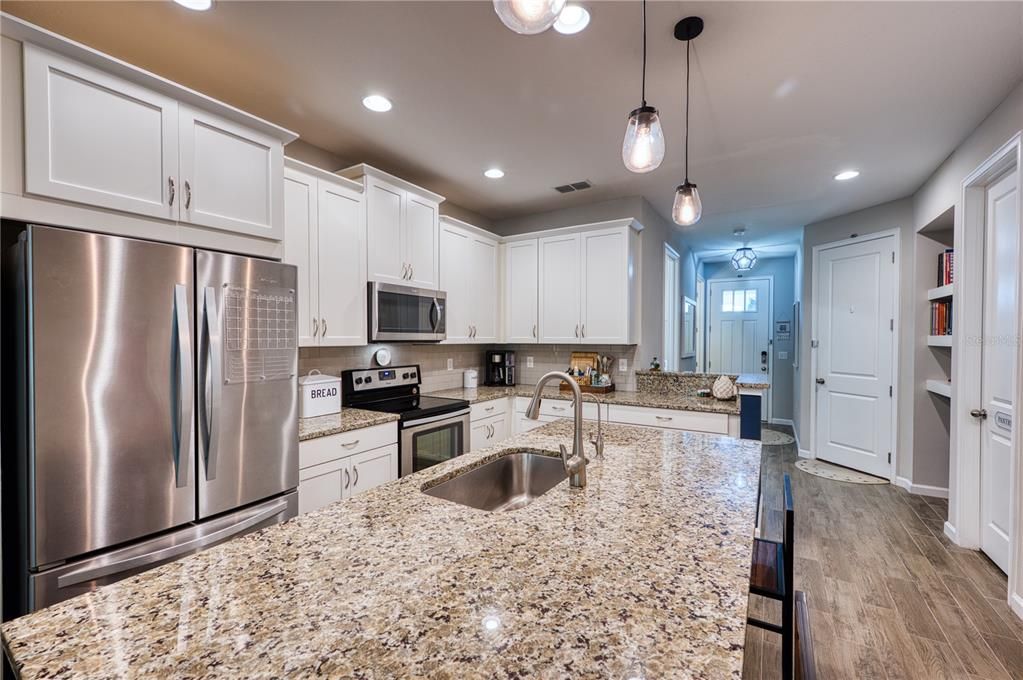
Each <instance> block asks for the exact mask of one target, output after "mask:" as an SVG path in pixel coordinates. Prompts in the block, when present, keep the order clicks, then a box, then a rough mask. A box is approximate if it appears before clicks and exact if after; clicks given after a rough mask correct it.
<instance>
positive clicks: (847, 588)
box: [743, 444, 1023, 680]
mask: <svg viewBox="0 0 1023 680" xmlns="http://www.w3.org/2000/svg"><path fill="white" fill-rule="evenodd" d="M796 460H797V458H796V450H795V446H794V445H791V444H790V445H787V446H765V447H764V456H763V470H762V483H763V485H764V486H763V489H764V494H763V504H764V510H763V511H762V512H763V515H762V524H763V534H764V537H765V538H770V539H777V540H780V538H781V527H782V517H783V515H782V513H781V511H780V508H781V507H782V500H781V488H782V478H783V475H784V474H785V473H788V474H789V475H791V478H792V492H793V497H794V502H795V512H796V537H795V540H796V544H795V552H796V564H795V571H796V588H797V589H799V590H803V591H805V592H806V593H807V597H808V600H809V605H810V610H811V626H812V631H813V638H814V648H815V652H816V657H817V672H818V677H819V678H821V679H822V680H845V679H850V680H852V679H869V678H890V679H891V680H895V679H897V678H927V679H928V680H931V679H934V680H937V679H939V678H949V679H957V680H958V679H961V678H988V679H991V680H994V679H998V680H1010V679H1012V678H1023V623H1021V622H1020V621H1019V620H1018V619H1016V618H1015V616H1013V615H1012V613H1011V612H1010V610H1009V607H1008V604H1007V603H1006V601H1005V599H1006V590H1007V583H1006V577H1005V575H1004V574H1003V573H1002V572H1001V571H999V570H998V568H997V567H995V566H994V564H992V563H991V562H990V561H989V560H988V559H987V558H986V557H984V556H983V555H982V554H981V553H979V552H975V551H972V550H963V549H960V548H957V547H955V546H954V545H952V544H951V543H950V542H949V540H948V539H947V538H946V537H945V535H944V534H943V533H942V527H943V523H944V518H945V515H946V512H947V503H946V501H944V500H942V499H936V498H926V497H924V496H918V495H913V494H909V493H907V492H906V491H904V490H902V489H900V488H897V487H894V486H887V485H885V486H868V485H854V484H845V483H840V482H832V481H829V480H826V479H822V478H819V477H814V476H812V475H808V474H806V473H804V472H801V471H799V470H797V469H796V468H795V466H794V463H795V461H796ZM775 604H776V603H770V605H775ZM770 605H768V604H767V602H766V601H765V600H762V599H761V598H758V597H752V598H751V603H750V612H751V614H753V615H756V616H760V617H762V618H763V617H770V620H777V619H778V613H775V612H772V611H771V610H770V609H767V608H766V607H768V606H770ZM768 612H771V613H768ZM746 640H747V643H746V644H747V649H746V657H745V665H744V669H743V677H744V678H747V679H754V678H764V679H767V678H778V677H780V668H781V661H780V650H781V646H780V637H779V636H777V635H775V634H773V633H768V632H765V631H762V630H760V629H756V628H752V627H750V628H749V629H748V631H747V638H746Z"/></svg>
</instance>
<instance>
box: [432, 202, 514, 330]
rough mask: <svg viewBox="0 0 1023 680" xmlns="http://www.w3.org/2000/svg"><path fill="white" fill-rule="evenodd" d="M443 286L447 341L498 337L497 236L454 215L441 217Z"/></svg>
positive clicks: (498, 268) (441, 283)
mask: <svg viewBox="0 0 1023 680" xmlns="http://www.w3.org/2000/svg"><path fill="white" fill-rule="evenodd" d="M440 222H441V230H440V289H441V290H443V291H444V292H445V293H446V294H447V306H446V309H447V315H448V317H447V332H448V337H447V342H449V343H488V342H497V341H498V340H499V333H500V326H499V323H498V320H499V312H500V302H501V296H500V292H499V284H500V278H499V277H500V273H499V272H500V267H499V266H498V257H497V253H498V241H497V237H495V236H493V235H491V234H488V233H487V232H485V231H483V230H482V229H478V228H477V227H474V226H472V225H470V224H466V223H465V222H462V221H460V220H456V219H454V218H452V217H447V216H442V217H441V218H440Z"/></svg>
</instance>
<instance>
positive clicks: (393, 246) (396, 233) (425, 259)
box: [338, 164, 444, 290]
mask: <svg viewBox="0 0 1023 680" xmlns="http://www.w3.org/2000/svg"><path fill="white" fill-rule="evenodd" d="M338 174H339V175H342V176H343V177H348V178H350V179H356V180H359V181H361V182H363V184H364V186H365V193H366V196H367V199H366V224H367V233H366V238H367V243H368V253H369V255H368V263H369V264H368V272H369V280H370V281H383V282H388V283H397V284H402V285H406V286H415V287H417V288H427V289H433V290H436V289H437V287H438V286H439V283H440V279H439V277H438V270H439V262H440V259H439V247H440V223H439V220H438V215H439V206H440V204H441V203H442V202H443V201H444V197H443V196H440V195H438V194H435V193H433V192H430V191H427V190H426V189H423V188H422V187H418V186H416V185H414V184H412V183H410V182H406V181H405V180H403V179H401V178H398V177H395V176H394V175H390V174H388V173H386V172H383V171H382V170H377V169H376V168H374V167H372V166H370V165H365V164H363V165H356V166H353V167H350V168H346V169H344V170H340V171H339V172H338Z"/></svg>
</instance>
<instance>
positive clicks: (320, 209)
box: [284, 159, 366, 347]
mask: <svg viewBox="0 0 1023 680" xmlns="http://www.w3.org/2000/svg"><path fill="white" fill-rule="evenodd" d="M287 163H288V165H287V167H286V168H285V170H284V261H285V262H287V263H288V264H293V265H295V266H296V267H298V281H299V291H298V327H299V344H300V345H302V346H303V347H310V346H320V347H328V346H329V347H336V346H342V345H365V344H366V216H365V212H364V203H363V195H362V193H361V192H360V191H359V189H360V187H358V185H357V184H355V183H354V182H349V181H348V180H345V179H342V178H340V177H332V176H331V175H330V173H326V172H324V171H322V170H318V169H316V168H312V167H310V166H306V165H305V164H302V163H299V162H297V161H292V160H290V159H289V160H288V161H287Z"/></svg>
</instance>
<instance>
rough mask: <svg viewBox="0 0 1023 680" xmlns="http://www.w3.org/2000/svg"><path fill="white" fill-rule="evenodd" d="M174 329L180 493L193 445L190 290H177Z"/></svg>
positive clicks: (177, 286) (177, 482)
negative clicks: (189, 317)
mask: <svg viewBox="0 0 1023 680" xmlns="http://www.w3.org/2000/svg"><path fill="white" fill-rule="evenodd" d="M174 314H175V319H174V322H175V323H174V325H175V326H176V327H177V338H176V340H177V345H178V346H177V351H178V395H177V397H178V422H177V431H178V441H177V446H176V449H177V450H176V451H175V460H174V468H175V472H176V474H175V479H174V484H175V486H177V487H178V488H179V489H180V488H183V487H186V486H188V460H189V458H191V457H192V456H191V451H190V450H189V449H190V446H189V444H191V442H192V422H193V421H194V418H193V417H192V403H193V397H192V376H193V375H194V373H193V370H192V337H191V333H190V332H189V320H188V286H186V285H184V284H180V283H178V284H175V286H174Z"/></svg>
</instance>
